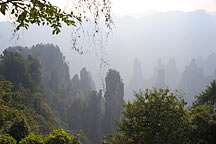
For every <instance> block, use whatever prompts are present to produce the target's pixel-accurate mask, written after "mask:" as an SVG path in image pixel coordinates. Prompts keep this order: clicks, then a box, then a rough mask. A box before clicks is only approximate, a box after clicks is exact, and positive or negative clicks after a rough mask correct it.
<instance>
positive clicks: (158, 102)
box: [103, 85, 216, 144]
mask: <svg viewBox="0 0 216 144" xmlns="http://www.w3.org/2000/svg"><path fill="white" fill-rule="evenodd" d="M212 86H213V85H212ZM208 89H212V87H208ZM135 96H136V100H135V101H134V102H132V103H130V102H129V103H128V104H126V105H124V107H125V111H124V112H123V117H122V121H121V122H120V123H117V134H115V135H113V134H111V135H107V136H106V137H105V138H104V140H103V143H104V144H122V143H124V144H127V143H128V144H143V143H146V144H150V143H154V144H161V143H170V144H171V143H179V144H183V143H188V144H201V143H208V144H213V143H215V141H216V139H215V138H216V131H215V130H216V114H214V113H213V106H211V105H196V106H194V107H191V108H189V109H188V110H186V109H185V108H184V106H185V102H184V100H182V98H181V97H179V95H178V93H171V92H170V91H169V90H168V89H165V90H163V89H159V90H156V89H154V90H148V89H147V90H146V91H145V92H144V93H143V92H141V93H135ZM201 96H202V98H204V97H208V95H204V94H202V95H201Z"/></svg>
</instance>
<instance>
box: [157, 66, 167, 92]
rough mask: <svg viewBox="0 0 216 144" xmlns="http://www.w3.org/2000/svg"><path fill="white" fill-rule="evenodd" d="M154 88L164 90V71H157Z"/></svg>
mask: <svg viewBox="0 0 216 144" xmlns="http://www.w3.org/2000/svg"><path fill="white" fill-rule="evenodd" d="M155 87H156V88H165V87H166V85H165V71H164V70H158V74H157V79H156V83H155Z"/></svg>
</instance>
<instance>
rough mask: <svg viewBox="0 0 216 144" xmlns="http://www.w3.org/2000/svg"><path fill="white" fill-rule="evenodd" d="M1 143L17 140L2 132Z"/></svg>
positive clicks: (6, 143)
mask: <svg viewBox="0 0 216 144" xmlns="http://www.w3.org/2000/svg"><path fill="white" fill-rule="evenodd" d="M0 143H1V144H16V140H15V139H14V138H13V137H12V136H9V135H7V134H6V135H3V134H0Z"/></svg>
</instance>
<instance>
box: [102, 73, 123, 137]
mask: <svg viewBox="0 0 216 144" xmlns="http://www.w3.org/2000/svg"><path fill="white" fill-rule="evenodd" d="M123 98H124V84H123V82H122V80H121V77H120V74H119V72H117V71H115V70H112V69H110V70H109V72H108V73H107V76H106V93H105V110H106V112H105V133H112V132H115V131H116V129H115V120H117V121H120V120H121V112H122V111H123V107H122V105H123Z"/></svg>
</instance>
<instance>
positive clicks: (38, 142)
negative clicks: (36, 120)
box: [19, 135, 44, 144]
mask: <svg viewBox="0 0 216 144" xmlns="http://www.w3.org/2000/svg"><path fill="white" fill-rule="evenodd" d="M19 143H20V144H44V138H43V137H42V136H41V135H29V136H27V137H25V138H23V139H22V140H21V141H20V142H19Z"/></svg>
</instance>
